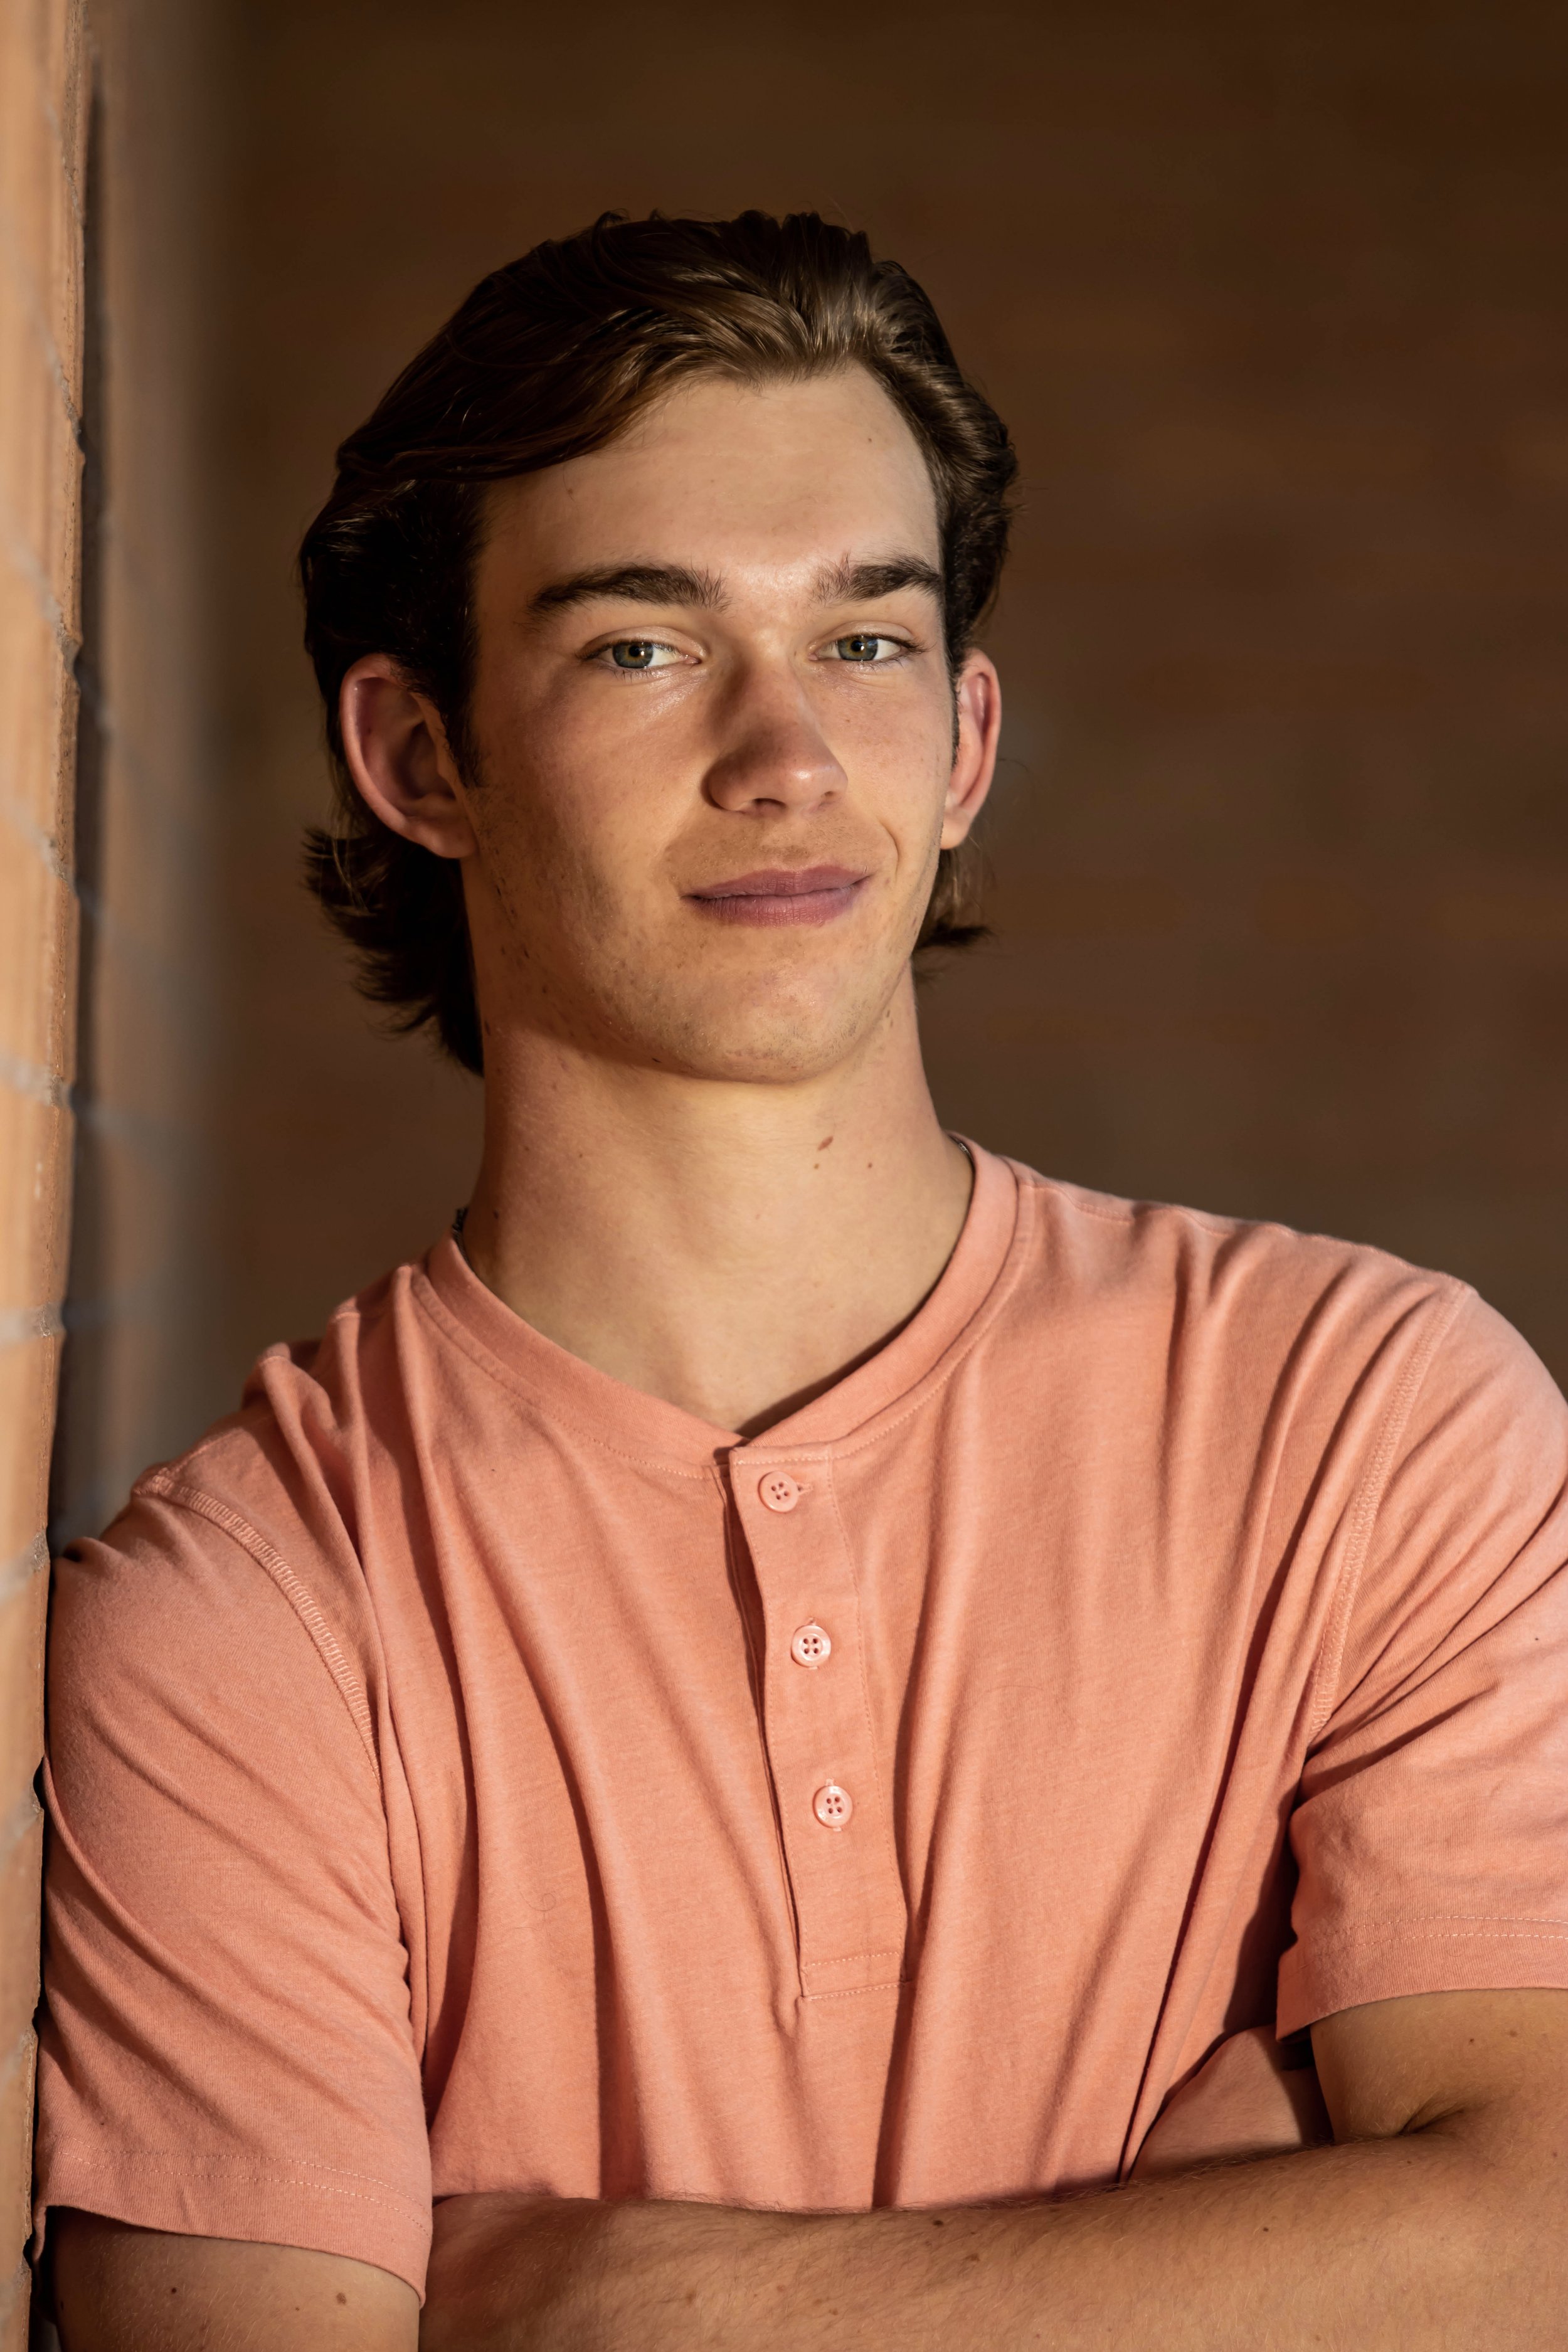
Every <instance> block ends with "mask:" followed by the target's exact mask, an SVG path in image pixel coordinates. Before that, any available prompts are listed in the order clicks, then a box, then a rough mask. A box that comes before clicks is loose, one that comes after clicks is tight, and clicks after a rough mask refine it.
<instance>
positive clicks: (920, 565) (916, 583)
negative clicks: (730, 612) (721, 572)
mask: <svg viewBox="0 0 1568 2352" xmlns="http://www.w3.org/2000/svg"><path fill="white" fill-rule="evenodd" d="M900 588H921V589H923V590H924V591H925V592H926V593H927V594H929V595H931V596H934V597H935V599H936V600H937V602H938V604H940V603H941V602H942V574H941V572H938V571H937V570H936V568H935V566H934V565H932V564H930V563H928V562H926V561H925V559H924V557H923V556H919V555H886V556H882V557H880V558H879V559H878V560H877V561H876V562H868V563H849V562H844V563H830V564H826V565H825V566H824V567H823V569H822V570H821V571H820V572H818V573H817V575H816V601H817V603H818V604H870V603H872V602H874V601H875V599H876V598H878V597H879V596H892V595H896V594H897V593H898V591H899V590H900ZM610 596H616V597H620V598H621V599H622V600H623V601H624V602H626V603H627V604H689V605H695V606H697V607H698V608H699V609H700V610H702V611H705V612H710V613H716V612H721V611H722V610H723V607H724V606H725V605H726V604H728V602H729V598H728V596H727V595H726V594H725V592H724V583H723V582H722V581H721V580H720V579H718V578H717V577H716V575H715V574H714V573H713V572H694V571H693V570H691V568H690V567H689V565H687V564H684V563H603V564H600V565H598V566H597V567H595V569H593V570H590V571H587V572H573V573H571V574H570V575H569V577H568V578H566V579H564V580H552V582H551V583H550V585H549V586H548V587H546V588H542V589H541V590H540V591H539V593H538V595H537V596H535V597H534V599H533V603H532V605H531V610H532V611H533V612H535V613H541V614H542V613H559V612H563V611H564V610H565V609H566V608H567V607H568V606H569V605H572V604H593V603H595V601H597V600H598V599H600V598H603V597H610Z"/></svg>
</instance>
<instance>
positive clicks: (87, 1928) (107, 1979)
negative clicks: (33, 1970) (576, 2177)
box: [37, 1496, 430, 2293]
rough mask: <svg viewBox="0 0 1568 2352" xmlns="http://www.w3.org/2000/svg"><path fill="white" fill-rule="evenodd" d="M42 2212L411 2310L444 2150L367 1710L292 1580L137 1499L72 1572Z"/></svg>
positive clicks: (42, 2065) (165, 1508)
mask: <svg viewBox="0 0 1568 2352" xmlns="http://www.w3.org/2000/svg"><path fill="white" fill-rule="evenodd" d="M55 1573H56V1584H55V1594H54V1606H53V1614H52V1618H51V1626H50V1641H49V1697H48V1710H49V1712H48V1759H47V1766H46V1784H47V1785H46V1794H47V1805H48V1812H49V1822H50V1831H49V1849H48V1864H47V1874H46V1891H45V1904H46V1911H45V1918H46V1930H45V1941H46V1950H45V2012H44V2016H43V2020H42V2024H41V2031H40V2047H39V2072H38V2136H37V2223H38V2227H39V2229H40V2231H41V2230H42V2226H43V2222H44V2219H45V2214H46V2212H47V2208H48V2207H49V2206H50V2205H57V2206H66V2205H72V2206H79V2207H82V2208H84V2209H86V2210H88V2211H90V2212H96V2213H101V2214H106V2215H109V2216H110V2217H112V2218H113V2219H116V2220H119V2221H130V2222H134V2223H137V2224H139V2225H141V2226H142V2227H143V2228H148V2229H157V2230H169V2231H184V2232H187V2233H190V2234H194V2235H199V2236H213V2237H227V2238H240V2239H249V2240H253V2241H258V2242H272V2243H279V2244H286V2245H297V2246H307V2247H314V2248H318V2249H321V2251H324V2252H331V2253H341V2254H348V2255H353V2256H354V2257H356V2258H357V2259H359V2260H361V2261H363V2262H369V2263H376V2264H378V2265H379V2266H380V2267H381V2268H383V2269H384V2270H388V2271H391V2272H394V2273H395V2274H396V2275H397V2276H399V2277H401V2278H405V2279H406V2280H407V2281H408V2282H409V2284H411V2285H412V2286H414V2287H415V2289H416V2291H417V2292H420V2293H422V2292H423V2288H424V2280H425V2267H426V2256H427V2253H428V2249H429V2238H430V2159H429V2148H428V2142H427V2137H426V2124H425V2113H424V2104H423V2095H422V2091H421V2084H420V2072H419V2063H418V2058H417V2054H416V2050H415V2047H414V2042H413V2036H412V2032H411V2030H410V2022H409V1995H408V1983H407V1964H406V1955H405V1949H404V1946H403V1942H402V1937H401V1931H400V1924H399V1919H398V1915H397V1907H396V1904H395V1898H394V1895H393V1889H392V1880H391V1874H390V1869H389V1865H388V1856H387V1833H386V1822H385V1815H384V1808H383V1804H382V1800H381V1790H380V1780H379V1775H378V1772H377V1769H376V1762H375V1755H374V1739H373V1733H372V1724H371V1718H370V1715H369V1710H368V1707H367V1706H365V1703H364V1700H363V1694H360V1693H358V1692H357V1688H356V1685H354V1683H353V1676H352V1675H351V1674H350V1673H349V1672H348V1670H347V1669H346V1667H345V1666H344V1664H343V1661H342V1656H341V1654H338V1653H337V1652H336V1650H335V1647H334V1644H333V1643H332V1640H331V1635H330V1634H328V1633H326V1629H325V1626H324V1625H323V1624H322V1622H321V1620H320V1618H319V1617H316V1616H315V1614H314V1612H313V1610H312V1607H311V1604H310V1600H309V1596H308V1594H306V1593H305V1592H304V1591H303V1590H302V1588H300V1586H298V1585H296V1584H293V1583H292V1581H291V1580H290V1579H289V1575H288V1572H287V1571H284V1573H283V1575H282V1576H281V1577H279V1575H277V1574H274V1573H269V1572H268V1567H267V1565H266V1564H265V1562H264V1561H263V1560H262V1559H258V1558H257V1557H255V1556H253V1554H252V1553H251V1551H249V1550H247V1549H246V1548H245V1545H244V1543H243V1541H242V1540H237V1539H236V1538H235V1536H234V1535H232V1534H231V1533H228V1532H226V1531H225V1530H224V1528H222V1526H221V1525H218V1524H215V1523H214V1521H213V1520H211V1519H209V1518H206V1517H203V1516H201V1515H200V1513H198V1512H197V1511H195V1510H192V1509H188V1508H186V1507H183V1506H181V1505H179V1504H176V1503H172V1502H169V1501H167V1500H163V1499H159V1498H157V1497H155V1496H142V1497H140V1498H139V1499H137V1500H135V1501H133V1502H132V1507H131V1508H130V1510H129V1511H128V1512H127V1514H126V1515H125V1517H123V1518H122V1519H121V1520H120V1521H119V1522H118V1523H117V1525H116V1527H115V1528H112V1529H111V1530H110V1535H109V1537H108V1538H106V1539H105V1540H104V1541H102V1542H99V1543H86V1544H82V1545H80V1546H79V1547H77V1548H76V1549H75V1550H74V1551H73V1552H72V1553H71V1554H69V1555H68V1556H67V1557H66V1558H65V1559H62V1560H61V1561H59V1562H58V1565H57V1568H56V1572H55Z"/></svg>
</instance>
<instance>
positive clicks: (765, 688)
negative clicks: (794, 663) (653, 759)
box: [703, 673, 848, 815]
mask: <svg viewBox="0 0 1568 2352" xmlns="http://www.w3.org/2000/svg"><path fill="white" fill-rule="evenodd" d="M725 719H726V726H725V732H724V740H723V741H722V743H721V746H720V747H719V748H718V750H717V751H715V753H714V757H713V760H712V761H711V763H710V767H709V770H708V773H707V776H706V777H705V779H704V781H703V790H704V792H705V793H706V794H707V796H708V798H709V800H710V801H711V803H713V805H714V807H715V808H721V809H728V810H730V811H731V813H732V814H736V815H745V814H748V813H749V812H752V811H755V812H757V813H758V814H763V813H766V812H768V811H770V810H782V809H812V808H817V807H820V806H821V805H822V803H824V802H826V801H831V800H837V797H838V795H839V793H842V792H843V791H844V789H845V787H846V785H847V782H848V779H847V776H846V775H845V772H844V771H843V769H842V768H841V767H840V765H839V763H838V761H837V758H836V757H835V756H834V753H833V751H832V749H831V748H830V746H829V745H828V743H827V742H826V740H825V739H824V737H823V734H822V730H821V729H820V728H819V727H818V725H817V723H816V715H815V713H814V712H813V710H812V709H811V706H810V704H809V702H808V701H807V700H806V698H805V694H804V692H803V691H802V689H801V687H800V685H799V683H798V681H797V680H795V678H793V677H777V676H775V677H767V676H759V675H757V674H755V673H753V674H752V676H750V677H747V678H745V679H744V680H742V682H741V683H740V684H739V685H738V686H737V688H736V690H735V692H734V694H733V696H732V698H731V701H730V705H729V708H728V709H727V711H726V713H725Z"/></svg>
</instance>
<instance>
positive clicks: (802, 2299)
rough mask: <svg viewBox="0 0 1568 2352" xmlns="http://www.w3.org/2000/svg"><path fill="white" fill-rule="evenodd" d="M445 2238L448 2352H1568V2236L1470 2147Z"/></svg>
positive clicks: (1445, 2140) (432, 2336) (444, 2350)
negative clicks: (1017, 2200) (814, 2210)
mask: <svg viewBox="0 0 1568 2352" xmlns="http://www.w3.org/2000/svg"><path fill="white" fill-rule="evenodd" d="M458 2202H459V2203H461V2204H464V2205H466V2206H468V2207H469V2208H470V2210H469V2211H468V2212H467V2213H465V2214H460V2215H459V2214H454V2215H453V2216H452V2217H451V2219H450V2221H449V2223H448V2226H447V2228H445V2229H438V2231H437V2253H436V2257H435V2261H434V2263H433V2267H432V2272H431V2280H430V2294H429V2302H428V2305H427V2308H426V2325H425V2328H424V2331H423V2332H422V2335H421V2339H420V2341H421V2345H422V2347H424V2352H448V2347H451V2352H456V2347H458V2346H461V2347H463V2352H523V2347H526V2352H881V2348H882V2347H889V2352H928V2347H929V2352H955V2347H963V2346H966V2345H970V2344H973V2345H975V2346H983V2347H984V2352H1014V2347H1019V2352H1022V2347H1033V2352H1038V2347H1050V2352H1090V2347H1092V2352H1106V2347H1116V2352H1143V2347H1148V2352H1259V2347H1269V2352H1295V2347H1298V2346H1300V2347H1302V2352H1307V2347H1312V2352H1334V2347H1345V2352H1409V2347H1410V2346H1411V2345H1412V2344H1413V2343H1419V2344H1421V2345H1422V2346H1423V2347H1424V2352H1445V2347H1454V2352H1460V2347H1463V2352H1478V2347H1487V2346H1492V2345H1496V2346H1498V2347H1513V2346H1517V2345H1521V2344H1529V2345H1530V2346H1531V2352H1555V2347H1560V2346H1564V2345H1568V2309H1565V2299H1564V2284H1563V2275H1562V2265H1561V2261H1560V2258H1559V2256H1558V2254H1557V2251H1556V2247H1555V2242H1554V2240H1555V2225H1554V2223H1552V2222H1549V2221H1547V2218H1546V2216H1545V2214H1544V2213H1542V2214H1538V2213H1536V2212H1535V2211H1534V2210H1533V2208H1532V2204H1531V2197H1530V2195H1529V2194H1528V2193H1523V2192H1521V2185H1520V2182H1519V2181H1518V2179H1517V2178H1516V2177H1515V2175H1514V2173H1513V2170H1512V2168H1510V2167H1508V2166H1506V2165H1500V2164H1498V2163H1497V2162H1496V2161H1495V2160H1494V2159H1493V2158H1491V2157H1490V2155H1489V2153H1486V2152H1479V2151H1478V2150H1477V2148H1476V2147H1474V2146H1473V2145H1472V2144H1470V2143H1469V2142H1468V2141H1467V2139H1466V2138H1465V2137H1463V2136H1462V2135H1459V2134H1457V2133H1455V2132H1451V2131H1449V2130H1448V2129H1447V2128H1446V2127H1444V2126H1438V2127H1436V2128H1434V2129H1431V2130H1428V2131H1425V2132H1421V2133H1417V2134H1412V2135H1410V2136H1408V2137H1402V2138H1398V2139H1391V2140H1379V2141H1370V2142H1362V2143H1359V2144H1356V2145H1352V2146H1348V2147H1330V2148H1320V2149H1313V2150H1310V2151H1307V2152H1304V2153H1301V2154H1299V2155H1293V2156H1289V2157H1282V2158H1272V2159H1270V2160H1268V2161H1267V2162H1264V2163H1255V2164H1244V2165H1235V2166H1223V2167H1215V2168H1211V2169H1209V2170H1206V2171H1203V2172H1198V2173H1191V2174H1186V2175H1184V2176H1181V2177H1179V2178H1176V2179H1170V2180H1165V2181H1159V2182H1153V2183H1150V2184H1149V2185H1147V2186H1142V2185H1134V2186H1133V2187H1131V2188H1128V2189H1118V2190H1114V2191H1110V2192H1107V2193H1103V2194H1099V2195H1094V2196H1089V2197H1084V2198H1079V2199H1074V2200H1069V2201H1064V2202H1060V2203H1055V2204H1034V2205H1017V2206H1003V2207H963V2208H957V2209H952V2210H946V2211H942V2212H926V2211H920V2212H906V2211H891V2212H890V2211H879V2212H875V2213H865V2214H845V2215H824V2216H801V2215H792V2214H774V2213H755V2212H742V2211H735V2210H729V2209H726V2208H721V2207H713V2206H702V2205H657V2204H635V2203H624V2204H616V2205H592V2204H585V2203H584V2204H565V2205H559V2206H553V2207H541V2206H531V2207H530V2206H523V2205H521V2204H514V2203H511V2202H510V2200H501V2199H474V2200H458Z"/></svg>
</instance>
